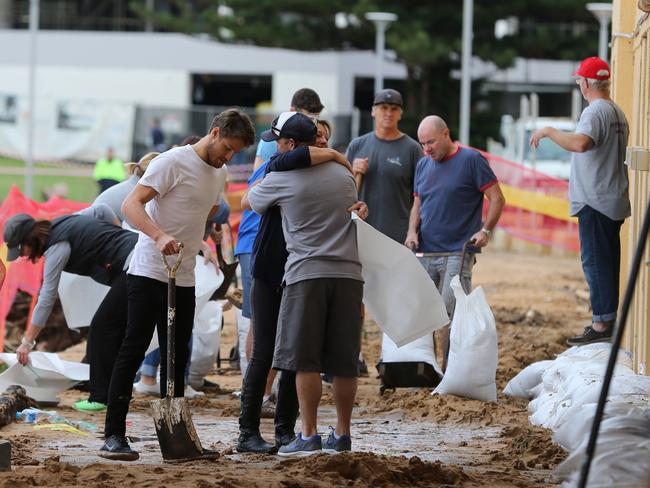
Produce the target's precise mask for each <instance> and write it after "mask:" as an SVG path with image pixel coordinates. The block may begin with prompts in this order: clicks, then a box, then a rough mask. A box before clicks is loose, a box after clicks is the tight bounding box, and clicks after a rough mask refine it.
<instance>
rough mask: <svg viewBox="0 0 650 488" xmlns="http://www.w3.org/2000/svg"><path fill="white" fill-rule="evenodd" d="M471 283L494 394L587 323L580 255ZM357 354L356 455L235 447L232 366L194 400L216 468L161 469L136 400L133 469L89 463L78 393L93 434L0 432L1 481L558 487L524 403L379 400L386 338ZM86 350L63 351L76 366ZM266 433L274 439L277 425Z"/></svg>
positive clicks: (545, 435) (501, 268)
mask: <svg viewBox="0 0 650 488" xmlns="http://www.w3.org/2000/svg"><path fill="white" fill-rule="evenodd" d="M474 277H475V278H474V284H475V286H476V285H481V286H483V288H484V289H485V292H486V295H487V298H488V301H489V303H490V305H491V307H492V309H493V312H494V314H495V317H496V321H497V329H498V334H499V364H498V370H497V387H498V389H499V391H501V390H502V389H503V387H504V386H505V384H506V383H507V381H508V380H509V379H510V378H512V377H513V376H514V375H515V374H516V373H517V372H519V371H520V370H521V369H522V368H524V367H525V366H526V365H528V364H530V363H532V362H535V361H539V360H542V359H548V358H552V357H553V356H554V355H555V354H558V353H560V352H562V351H563V350H565V349H566V347H565V346H564V339H565V338H566V337H567V336H569V335H573V334H575V333H577V332H579V331H581V330H582V326H583V325H584V323H586V322H588V320H589V310H588V307H587V304H586V303H584V301H583V299H582V298H580V297H582V296H584V293H582V292H580V293H578V294H576V290H580V291H584V290H585V289H586V286H585V283H584V280H583V278H582V272H581V269H580V263H579V260H578V258H571V257H562V258H559V257H548V256H544V257H542V256H531V255H525V254H512V253H505V252H495V251H490V250H488V251H487V252H485V253H484V254H483V255H482V256H479V262H478V265H477V267H476V268H475V274H474ZM235 337H236V334H235V330H234V319H233V315H232V312H228V313H227V314H226V327H225V329H224V331H223V333H222V357H227V355H228V351H229V350H230V347H231V346H232V344H233V342H234V340H235ZM363 340H364V345H363V351H364V354H365V356H366V359H367V362H368V365H369V370H370V374H369V376H368V377H364V378H361V380H360V385H359V393H358V396H357V403H356V408H355V414H354V416H353V419H354V420H353V427H352V436H353V447H354V449H355V451H354V452H352V453H347V454H340V455H336V456H328V455H325V454H322V455H318V456H315V457H311V458H304V459H291V460H280V458H278V457H276V456H261V455H248V454H247V455H242V454H237V453H235V452H234V445H235V442H236V437H237V414H238V408H239V406H238V403H239V402H238V400H237V399H236V398H235V397H234V396H233V395H232V392H233V391H235V390H237V389H238V388H239V386H240V383H241V377H240V376H239V374H238V373H237V372H236V371H233V370H230V369H226V368H225V366H227V363H222V366H224V369H221V370H216V371H215V374H214V375H212V376H210V379H211V380H213V381H216V382H217V383H219V384H220V385H221V390H220V391H219V392H216V393H215V392H208V393H207V395H206V396H205V397H202V398H199V399H195V400H191V401H190V403H191V405H192V414H193V417H194V423H195V426H196V429H197V431H198V433H199V435H200V437H201V439H202V442H203V445H204V446H205V447H209V448H212V449H216V450H218V451H219V452H220V453H221V456H220V458H219V459H218V460H216V461H211V462H207V461H206V462H195V463H188V464H183V465H169V464H164V463H162V460H161V457H160V451H159V449H158V443H157V440H156V437H155V431H154V428H153V422H152V420H151V417H150V415H149V406H148V404H149V400H150V398H147V397H144V396H136V397H135V399H134V402H133V404H132V408H131V413H130V415H129V419H128V428H127V430H128V435H129V436H130V437H131V441H132V445H133V447H134V448H135V449H137V450H139V451H140V454H141V458H140V460H139V461H137V462H135V463H108V462H106V461H104V460H102V459H101V458H99V457H97V456H96V451H97V449H99V447H100V446H101V444H102V441H101V438H100V437H101V429H102V426H103V420H104V415H103V414H102V413H97V414H85V413H81V412H77V411H75V410H73V409H72V408H71V405H72V404H73V402H74V401H75V400H77V399H79V398H82V397H83V395H84V393H81V392H78V391H74V390H72V391H68V392H65V393H64V394H63V395H62V397H61V403H60V404H59V406H58V407H57V408H56V410H57V411H58V413H60V414H61V415H63V416H65V417H67V418H69V419H74V420H84V421H86V422H89V423H92V424H94V425H96V426H97V431H95V432H86V433H83V432H81V433H71V432H66V431H52V430H48V429H42V428H39V426H36V427H35V426H32V425H25V424H17V423H14V424H11V425H9V426H6V427H4V428H3V429H2V431H1V432H0V436H1V437H2V438H4V439H8V440H10V441H11V442H12V449H13V451H12V464H13V468H12V471H11V472H5V473H0V486H11V487H12V488H17V487H24V486H48V487H53V486H84V487H108V486H118V485H124V486H143V487H147V486H151V487H159V486H183V487H184V486H187V487H190V486H191V487H213V486H214V487H217V486H219V487H296V488H298V487H331V486H337V487H338V486H357V487H361V486H373V487H410V486H432V487H434V486H490V487H492V486H494V487H497V486H503V487H506V486H516V487H542V486H554V485H557V484H559V482H558V480H557V479H555V478H554V477H553V475H552V471H553V468H554V467H555V466H556V465H557V464H558V463H559V462H560V461H562V459H564V457H565V453H564V452H563V451H562V449H561V448H560V447H559V446H556V445H554V444H553V443H552V442H551V440H550V433H549V432H548V431H546V430H544V429H540V428H537V427H533V426H531V425H530V424H529V422H528V414H527V411H526V406H527V402H526V401H525V400H520V399H510V398H506V397H504V396H503V395H502V394H499V398H498V401H497V402H496V403H486V402H480V401H476V400H468V399H464V398H459V397H455V396H431V395H430V392H429V391H428V390H426V389H397V390H395V391H391V390H388V391H386V392H384V394H383V395H380V394H379V380H378V379H377V378H376V369H375V368H374V364H376V362H377V360H378V359H379V355H380V349H381V334H380V332H379V329H378V328H377V326H376V325H375V324H374V323H373V322H372V320H371V319H370V318H368V319H367V321H366V324H365V333H364V339H363ZM82 355H83V345H78V346H75V347H74V348H72V349H71V350H68V351H67V352H66V353H64V354H63V356H64V357H67V358H74V359H77V360H78V359H79V358H80V357H81V356H82ZM334 419H335V411H334V408H333V402H332V396H331V391H330V390H329V389H328V388H327V387H325V388H324V396H323V402H322V412H321V415H320V417H319V431H320V432H321V433H323V434H326V433H327V431H328V426H329V425H332V424H333V423H334ZM262 431H263V435H265V436H266V437H267V439H271V438H272V432H273V426H272V421H271V420H267V419H264V420H263V423H262Z"/></svg>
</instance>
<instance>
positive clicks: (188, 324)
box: [104, 275, 195, 437]
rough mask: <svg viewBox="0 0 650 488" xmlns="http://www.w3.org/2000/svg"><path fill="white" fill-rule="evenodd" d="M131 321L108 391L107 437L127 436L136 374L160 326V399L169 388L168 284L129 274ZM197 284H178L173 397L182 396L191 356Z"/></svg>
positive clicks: (105, 429)
mask: <svg viewBox="0 0 650 488" xmlns="http://www.w3.org/2000/svg"><path fill="white" fill-rule="evenodd" d="M127 291H128V321H127V326H126V334H125V336H124V341H123V342H122V347H121V348H120V352H119V354H118V356H117V360H116V361H115V367H114V368H113V374H112V376H111V384H110V387H109V390H108V410H107V412H106V425H105V428H104V433H105V436H106V437H108V436H111V435H124V434H125V432H126V415H127V413H128V412H129V401H130V400H131V393H132V389H133V380H134V379H135V374H136V372H137V371H138V368H139V367H140V364H141V363H142V360H143V359H144V353H145V352H146V350H147V347H148V346H149V343H150V342H151V337H152V336H153V330H154V328H155V327H156V324H161V325H160V326H159V327H158V343H159V345H160V354H161V360H160V389H161V398H162V397H163V396H164V392H166V388H167V386H166V385H167V284H166V283H162V282H160V281H158V280H154V279H151V278H145V277H142V276H134V275H128V278H127ZM194 306H195V297H194V287H193V286H192V287H181V286H179V287H176V338H175V352H176V361H175V363H176V371H174V381H175V384H174V396H175V397H182V396H183V390H184V378H183V376H184V372H185V364H186V363H187V357H188V355H189V348H188V343H189V340H190V335H191V334H192V325H193V323H194Z"/></svg>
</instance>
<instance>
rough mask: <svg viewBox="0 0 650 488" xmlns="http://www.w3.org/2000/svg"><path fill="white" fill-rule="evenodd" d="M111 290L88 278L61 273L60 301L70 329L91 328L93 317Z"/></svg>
mask: <svg viewBox="0 0 650 488" xmlns="http://www.w3.org/2000/svg"><path fill="white" fill-rule="evenodd" d="M110 289H111V288H110V287H109V286H106V285H102V284H101V283H97V282H96V281H95V280H93V279H92V278H89V277H88V276H81V275H78V274H74V273H67V272H65V271H64V272H63V273H61V280H60V281H59V299H60V300H61V308H63V315H64V316H65V321H66V323H67V324H68V327H69V328H70V329H79V328H81V327H88V326H90V321H91V320H92V319H93V315H95V312H96V311H97V309H98V308H99V305H100V304H101V303H102V300H103V299H104V297H105V296H106V294H107V293H108V290H110Z"/></svg>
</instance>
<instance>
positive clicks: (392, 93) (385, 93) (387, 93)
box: [372, 88, 404, 107]
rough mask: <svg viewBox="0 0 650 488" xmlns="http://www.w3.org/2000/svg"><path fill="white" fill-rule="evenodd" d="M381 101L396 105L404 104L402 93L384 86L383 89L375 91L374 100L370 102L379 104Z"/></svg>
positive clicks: (401, 105)
mask: <svg viewBox="0 0 650 488" xmlns="http://www.w3.org/2000/svg"><path fill="white" fill-rule="evenodd" d="M381 103H390V104H391V105H397V106H398V107H403V106H404V101H403V100H402V94H401V93H400V92H398V91H397V90H393V89H392V88H385V89H384V90H379V91H378V92H377V93H375V101H374V102H372V104H373V105H379V104H381Z"/></svg>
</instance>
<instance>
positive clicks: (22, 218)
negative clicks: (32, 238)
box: [3, 213, 36, 261]
mask: <svg viewBox="0 0 650 488" xmlns="http://www.w3.org/2000/svg"><path fill="white" fill-rule="evenodd" d="M35 224H36V220H34V218H33V217H31V216H29V215H27V214H24V213H21V214H16V215H14V216H13V217H11V218H10V219H9V220H7V221H6V222H5V229H4V233H3V237H4V240H5V242H6V243H7V261H15V260H16V259H17V258H19V257H20V245H21V244H22V243H23V241H24V240H25V237H27V234H29V232H30V231H31V230H32V229H33V228H34V225H35Z"/></svg>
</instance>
